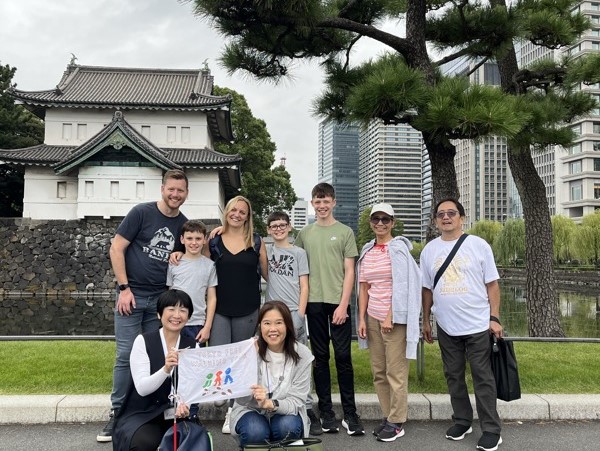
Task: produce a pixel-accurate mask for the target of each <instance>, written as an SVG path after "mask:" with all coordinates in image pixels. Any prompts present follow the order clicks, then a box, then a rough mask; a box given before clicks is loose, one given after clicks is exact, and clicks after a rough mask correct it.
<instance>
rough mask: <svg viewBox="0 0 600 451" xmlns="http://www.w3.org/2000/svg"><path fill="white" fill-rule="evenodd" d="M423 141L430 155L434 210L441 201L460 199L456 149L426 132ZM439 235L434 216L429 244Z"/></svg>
mask: <svg viewBox="0 0 600 451" xmlns="http://www.w3.org/2000/svg"><path fill="white" fill-rule="evenodd" d="M423 141H424V143H425V146H426V147H427V154H428V155H429V162H430V164H431V183H432V185H433V186H432V199H431V207H432V210H433V207H434V206H435V205H436V204H437V202H439V201H440V200H441V199H444V198H446V197H453V198H455V199H458V198H459V197H460V193H459V191H458V183H457V181H456V169H455V167H454V157H455V155H456V148H455V147H454V146H453V145H452V144H450V143H449V142H447V143H446V144H441V143H439V142H437V141H434V140H433V139H432V138H431V136H429V135H428V134H427V133H425V132H423ZM438 234H439V233H438V231H437V229H436V227H435V223H434V221H433V214H432V215H431V218H430V221H429V226H428V227H427V233H426V237H425V238H426V240H427V241H428V242H429V241H431V240H432V239H433V238H435V237H437V236H438Z"/></svg>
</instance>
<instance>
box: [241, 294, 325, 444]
mask: <svg viewBox="0 0 600 451" xmlns="http://www.w3.org/2000/svg"><path fill="white" fill-rule="evenodd" d="M257 346H258V384H256V385H252V395H250V396H246V397H243V398H237V399H236V400H235V403H234V405H233V409H232V412H231V418H230V424H231V431H232V433H233V435H234V436H237V438H238V440H239V444H240V446H241V447H244V446H246V445H247V444H249V443H265V442H266V441H278V440H283V439H299V438H302V437H308V431H309V423H308V416H307V413H306V397H307V396H308V391H309V389H310V375H311V371H310V369H311V363H312V361H313V359H314V357H313V355H312V354H311V352H310V350H309V349H308V348H307V347H306V346H304V345H303V344H301V343H298V342H297V341H296V337H295V335H294V323H293V321H292V315H291V313H290V310H289V309H288V307H287V306H286V305H285V304H284V303H283V302H281V301H269V302H266V303H265V304H264V305H263V306H262V307H261V309H260V312H259V314H258V340H257Z"/></svg>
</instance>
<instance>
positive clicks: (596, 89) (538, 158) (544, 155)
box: [520, 1, 600, 220]
mask: <svg viewBox="0 0 600 451" xmlns="http://www.w3.org/2000/svg"><path fill="white" fill-rule="evenodd" d="M573 12H581V13H582V14H584V15H585V16H587V17H588V18H589V19H590V21H591V22H592V28H591V29H589V30H587V31H586V32H584V33H583V34H582V35H581V36H580V38H579V39H578V40H577V42H575V43H574V44H573V45H572V46H571V47H569V48H567V49H564V50H560V51H559V50H557V51H551V50H548V49H545V48H542V47H539V46H535V45H533V44H531V43H524V44H523V45H522V47H521V49H520V65H521V67H527V66H528V65H530V64H531V63H533V62H536V61H539V60H541V59H561V58H563V57H564V56H567V55H568V56H570V57H572V58H578V57H581V56H583V55H587V54H590V53H593V52H594V53H595V52H598V51H600V2H598V1H585V2H581V3H579V4H578V5H577V6H576V7H575V8H574V9H573ZM579 89H581V90H582V91H587V92H589V93H590V94H591V95H592V96H594V97H595V98H596V100H597V101H598V102H600V84H598V83H596V84H594V85H584V84H582V85H581V86H580V87H579ZM571 126H572V129H573V131H574V132H575V135H576V138H575V141H574V143H573V145H572V146H570V147H569V148H567V149H565V148H563V147H560V146H548V147H547V148H546V149H545V150H544V151H543V152H538V153H534V157H533V160H534V163H535V166H536V169H537V170H538V173H539V174H540V177H541V178H542V180H543V181H544V184H545V186H546V195H547V197H548V204H549V207H550V214H552V215H554V214H561V215H565V216H568V217H570V218H573V219H575V220H580V219H581V217H583V216H584V215H586V214H589V213H593V212H594V210H597V209H599V208H600V108H597V109H596V110H594V111H593V112H592V114H591V115H590V116H588V117H584V118H581V119H578V120H576V121H574V122H573V123H572V124H571Z"/></svg>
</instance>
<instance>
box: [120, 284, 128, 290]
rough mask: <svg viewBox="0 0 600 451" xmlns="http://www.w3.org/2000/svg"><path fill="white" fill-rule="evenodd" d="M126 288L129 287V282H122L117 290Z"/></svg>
mask: <svg viewBox="0 0 600 451" xmlns="http://www.w3.org/2000/svg"><path fill="white" fill-rule="evenodd" d="M127 288H129V284H128V283H124V284H121V285H119V291H125V290H126V289H127Z"/></svg>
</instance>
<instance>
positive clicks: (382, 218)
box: [369, 216, 394, 225]
mask: <svg viewBox="0 0 600 451" xmlns="http://www.w3.org/2000/svg"><path fill="white" fill-rule="evenodd" d="M393 219H394V218H390V217H389V216H371V218H370V219H369V221H371V224H373V225H376V224H379V221H381V223H382V224H383V225H387V224H389V223H390V222H392V220H393Z"/></svg>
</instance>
